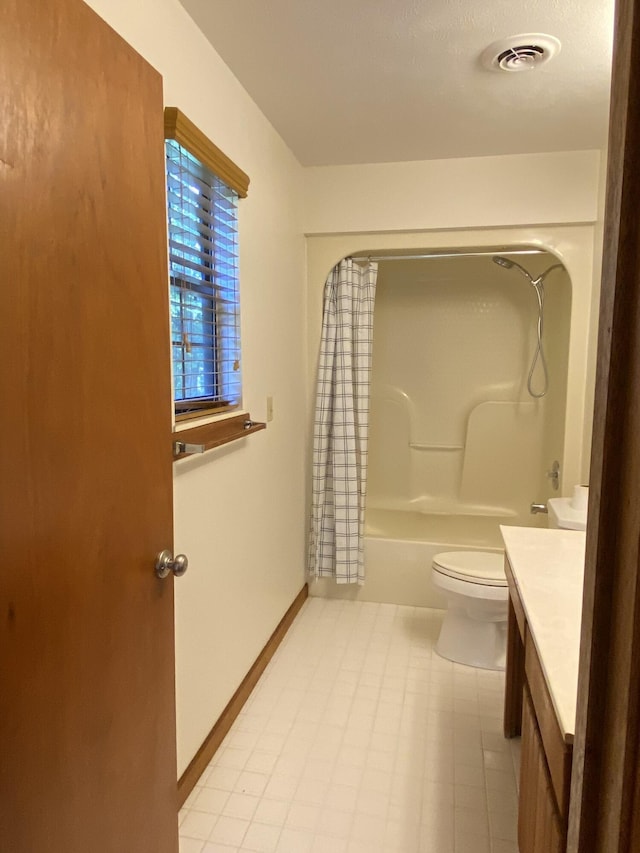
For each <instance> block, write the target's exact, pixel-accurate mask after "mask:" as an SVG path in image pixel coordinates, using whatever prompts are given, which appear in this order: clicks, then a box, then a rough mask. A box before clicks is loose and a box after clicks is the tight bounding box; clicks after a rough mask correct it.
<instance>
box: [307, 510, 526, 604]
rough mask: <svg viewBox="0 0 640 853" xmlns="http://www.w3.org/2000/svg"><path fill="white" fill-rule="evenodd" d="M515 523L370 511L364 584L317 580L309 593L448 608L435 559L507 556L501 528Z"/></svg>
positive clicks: (476, 517)
mask: <svg viewBox="0 0 640 853" xmlns="http://www.w3.org/2000/svg"><path fill="white" fill-rule="evenodd" d="M513 523H514V519H513V518H506V517H504V516H480V515H445V514H442V515H437V514H425V513H417V512H413V513H412V512H400V511H395V510H368V511H367V528H366V538H365V546H364V549H365V550H364V554H365V583H364V586H357V585H355V584H336V583H334V581H333V580H332V579H330V578H322V579H321V580H319V581H311V583H310V584H309V592H310V594H311V595H318V596H324V597H327V598H348V599H354V600H358V601H378V602H385V603H387V604H406V605H410V606H415V607H436V608H444V606H445V603H444V599H443V597H442V596H441V594H440V592H439V591H438V590H436V589H435V587H434V586H433V585H432V583H431V563H432V561H433V557H434V555H435V554H438V553H439V552H440V551H466V550H480V551H493V552H495V553H502V550H503V549H502V538H501V536H500V529H499V525H500V524H513Z"/></svg>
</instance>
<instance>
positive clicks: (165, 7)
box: [89, 0, 307, 773]
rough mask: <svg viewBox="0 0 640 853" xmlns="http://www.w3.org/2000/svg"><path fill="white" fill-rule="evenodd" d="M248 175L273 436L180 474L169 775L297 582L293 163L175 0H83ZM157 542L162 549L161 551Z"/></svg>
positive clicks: (249, 276) (297, 233)
mask: <svg viewBox="0 0 640 853" xmlns="http://www.w3.org/2000/svg"><path fill="white" fill-rule="evenodd" d="M89 5H91V6H92V7H93V8H94V9H95V10H96V11H97V12H98V14H100V15H101V16H102V17H103V18H104V19H105V20H106V21H107V23H109V24H110V25H111V26H112V27H113V28H114V29H116V30H117V31H118V32H119V33H120V35H121V36H122V37H123V38H124V39H125V40H126V41H128V42H129V43H130V44H131V45H132V46H133V47H134V48H135V49H136V50H137V51H138V52H139V53H141V54H142V55H143V56H144V57H145V58H146V59H147V60H148V61H149V62H150V63H151V64H152V65H153V66H154V67H155V68H156V69H157V70H158V71H159V72H160V73H161V74H162V76H163V78H164V92H165V104H167V105H170V106H177V107H179V108H180V109H181V110H182V111H183V112H184V113H185V114H186V115H187V116H188V117H189V118H190V119H191V120H192V121H194V122H195V123H196V124H197V125H198V126H199V127H200V128H201V130H203V131H204V132H205V133H206V134H207V135H208V136H209V137H210V138H211V139H212V141H213V142H215V144H216V145H218V146H219V147H220V148H221V149H222V150H223V151H224V152H225V154H227V155H228V156H229V157H231V158H232V159H233V160H234V161H235V162H236V163H237V164H238V165H239V166H240V167H241V168H242V169H244V171H246V172H247V173H248V174H249V176H250V178H251V185H250V187H249V196H248V198H247V199H245V200H243V201H241V202H240V278H241V281H240V289H241V309H242V350H243V378H244V404H245V407H246V408H247V409H249V410H250V411H251V414H252V416H253V417H254V418H256V419H264V418H265V414H266V396H267V394H272V395H273V397H274V404H275V405H274V408H275V417H274V420H273V422H272V423H270V424H269V426H268V429H267V430H266V431H264V432H260V433H257V434H255V435H253V436H251V437H248V438H247V439H245V440H242V441H240V442H236V443H235V444H232V445H228V446H226V447H225V448H222V449H220V450H214V451H211V452H210V453H208V454H206V455H205V456H203V457H200V458H195V459H193V458H192V459H189V460H185V461H184V462H181V463H179V464H178V465H177V466H176V470H175V548H176V551H184V552H185V553H186V554H187V555H188V556H189V563H190V565H189V571H188V573H187V574H186V575H185V577H183V578H182V579H181V580H180V581H178V582H177V583H176V658H177V660H176V669H177V673H176V680H177V715H178V772H179V773H182V771H183V770H184V769H185V767H186V766H187V764H188V763H189V761H190V760H191V758H192V757H193V755H194V754H195V752H196V751H197V749H198V748H199V747H200V745H201V743H202V741H203V740H204V738H205V737H206V735H207V734H208V732H209V731H210V729H211V727H212V725H213V724H214V723H215V722H216V720H217V718H218V717H219V715H220V713H221V711H222V710H223V708H224V706H225V705H226V704H227V702H228V701H229V699H230V698H231V696H232V695H233V693H234V691H235V690H236V688H237V687H238V685H239V683H240V681H241V680H242V678H243V677H244V676H245V674H246V673H247V671H248V669H249V667H250V666H251V664H252V663H253V662H254V660H255V658H256V656H257V655H258V653H259V652H260V650H261V648H262V647H263V646H264V644H265V642H266V641H267V640H268V638H269V636H270V635H271V633H272V632H273V630H274V628H275V627H276V625H277V623H278V622H279V620H280V619H281V618H282V616H283V614H284V613H285V611H286V610H287V608H288V607H289V605H290V604H291V602H292V601H293V599H294V597H295V596H296V594H297V593H298V592H299V591H300V589H301V587H302V585H303V583H304V580H305V578H304V573H303V567H304V537H305V527H306V522H305V519H306V510H305V501H304V497H305V473H304V466H303V459H304V458H305V445H306V435H305V430H304V429H303V422H304V416H305V404H306V395H307V371H306V363H305V356H306V350H305V345H304V342H305V310H306V308H305V288H304V276H305V247H304V238H303V236H302V227H301V215H300V208H299V200H300V190H301V183H300V182H301V176H302V169H301V167H300V166H299V165H298V163H297V161H296V160H295V159H294V157H293V156H292V154H291V153H290V151H289V150H288V149H287V148H286V147H285V145H284V144H283V142H282V140H281V139H280V137H279V136H278V135H277V134H276V132H275V131H274V130H273V128H272V127H271V125H270V124H269V123H268V122H267V121H266V119H265V118H264V116H263V115H262V113H260V111H259V110H258V109H257V107H256V106H255V105H254V103H253V102H252V101H251V100H250V98H249V97H248V95H247V93H246V92H245V91H244V90H243V89H242V87H241V86H240V84H239V83H238V81H237V80H236V79H235V78H234V77H233V76H232V74H231V73H230V71H229V70H228V69H227V67H226V66H225V65H224V63H223V62H222V60H221V59H220V58H219V56H218V55H217V54H216V53H215V51H214V50H213V49H212V48H211V46H210V45H209V43H208V42H207V41H206V40H205V38H204V36H202V34H201V33H200V31H199V30H198V28H197V27H196V26H195V24H194V23H193V22H192V20H191V18H189V16H188V15H187V13H186V12H185V10H184V9H183V8H182V6H181V5H180V4H179V3H178V0H136V1H135V2H131V0H89ZM158 547H159V548H160V547H163V546H162V543H159V545H158Z"/></svg>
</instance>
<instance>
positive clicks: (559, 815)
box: [504, 561, 573, 853]
mask: <svg viewBox="0 0 640 853" xmlns="http://www.w3.org/2000/svg"><path fill="white" fill-rule="evenodd" d="M505 570H506V575H507V580H508V582H509V625H508V632H509V633H508V644H507V672H506V676H507V683H506V693H505V706H504V733H505V737H509V738H510V737H514V736H516V735H518V734H520V733H521V734H522V753H521V763H520V791H519V800H518V845H519V849H520V853H565V851H566V843H567V842H566V836H567V824H568V817H569V789H570V786H571V759H572V749H573V747H572V745H571V743H570V742H567V740H566V738H565V737H564V735H563V733H562V731H561V729H560V725H559V723H558V719H557V717H556V713H555V710H554V707H553V702H552V700H551V696H550V694H549V689H548V687H547V683H546V680H545V676H544V672H543V669H542V666H541V664H540V660H539V658H538V653H537V650H536V647H535V643H534V641H533V637H532V636H531V633H530V630H529V626H528V624H527V620H526V615H525V610H524V607H523V605H522V602H521V601H520V598H519V593H518V589H517V586H516V583H515V579H514V577H513V572H512V571H511V567H510V565H509V562H508V561H507V562H506V567H505Z"/></svg>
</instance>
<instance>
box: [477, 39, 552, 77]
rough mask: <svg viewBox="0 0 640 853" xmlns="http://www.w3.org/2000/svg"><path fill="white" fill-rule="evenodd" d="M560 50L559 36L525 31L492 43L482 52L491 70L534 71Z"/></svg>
mask: <svg viewBox="0 0 640 853" xmlns="http://www.w3.org/2000/svg"><path fill="white" fill-rule="evenodd" d="M559 51H560V42H559V41H558V39H557V38H554V37H553V36H547V35H543V34H542V33H523V34H522V35H519V36H511V38H508V39H501V40H500V41H496V42H494V43H493V44H490V45H489V47H488V48H487V49H486V50H485V51H484V52H483V54H482V64H483V65H484V67H485V68H489V69H490V70H491V71H533V70H535V69H536V68H539V67H540V66H541V65H545V64H546V63H547V62H549V60H550V59H553V57H554V56H555V55H556V54H557V53H559Z"/></svg>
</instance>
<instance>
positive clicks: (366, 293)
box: [308, 259, 378, 584]
mask: <svg viewBox="0 0 640 853" xmlns="http://www.w3.org/2000/svg"><path fill="white" fill-rule="evenodd" d="M377 272H378V265H377V264H375V263H370V262H367V263H365V264H361V263H356V262H355V261H353V260H351V259H345V260H343V261H340V263H339V264H337V265H336V266H335V267H334V268H333V270H332V271H331V273H330V274H329V277H328V278H327V281H326V284H325V289H324V314H323V320H322V341H321V344H320V362H319V367H318V386H317V393H316V412H315V420H314V430H313V472H312V478H313V479H312V506H311V531H310V537H309V566H308V567H309V572H310V573H311V574H313V575H315V577H325V576H331V577H334V578H335V580H336V582H337V583H359V584H362V583H364V541H363V534H364V508H365V495H366V487H367V441H368V427H369V385H370V379H371V351H372V347H373V305H374V299H375V291H376V278H377Z"/></svg>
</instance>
